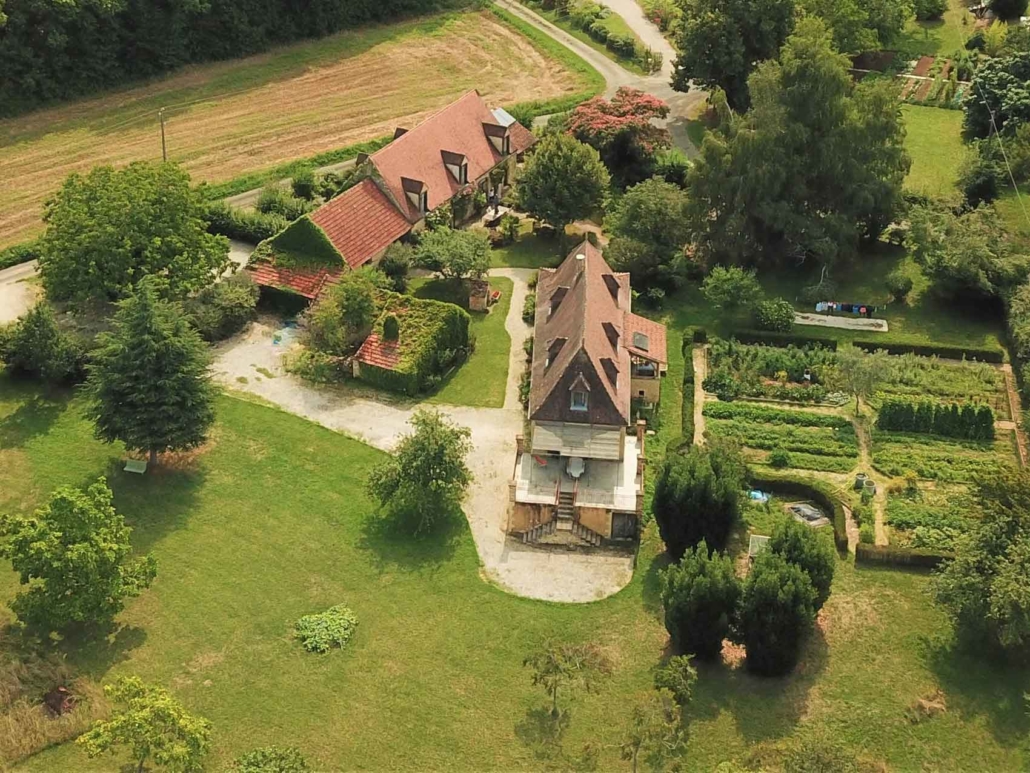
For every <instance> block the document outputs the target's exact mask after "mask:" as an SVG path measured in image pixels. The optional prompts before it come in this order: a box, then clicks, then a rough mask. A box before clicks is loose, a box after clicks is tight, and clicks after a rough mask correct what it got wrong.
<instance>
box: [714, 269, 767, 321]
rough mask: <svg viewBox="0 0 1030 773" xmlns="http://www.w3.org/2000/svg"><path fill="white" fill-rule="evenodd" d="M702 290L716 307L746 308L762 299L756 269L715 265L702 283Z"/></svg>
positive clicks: (728, 308)
mask: <svg viewBox="0 0 1030 773" xmlns="http://www.w3.org/2000/svg"><path fill="white" fill-rule="evenodd" d="M701 292H702V294H704V296H705V300H707V301H708V302H709V303H710V304H712V305H713V306H715V307H716V308H720V309H726V310H727V311H732V310H734V309H746V308H750V307H752V306H754V305H755V304H756V303H758V301H760V300H762V296H763V293H762V286H761V285H760V284H758V276H757V275H756V274H755V271H754V269H745V268H740V267H739V266H713V267H712V270H711V271H709V272H708V276H706V277H705V279H704V281H703V282H702V283H701Z"/></svg>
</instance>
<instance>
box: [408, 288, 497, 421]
mask: <svg viewBox="0 0 1030 773" xmlns="http://www.w3.org/2000/svg"><path fill="white" fill-rule="evenodd" d="M490 287H491V288H493V289H494V290H498V291H500V293H501V299H500V300H499V301H498V302H497V303H496V304H495V305H494V306H493V307H491V309H490V312H489V313H488V314H487V313H483V312H477V311H470V312H469V314H470V315H471V316H472V326H471V328H470V332H471V333H472V335H474V336H475V337H476V349H475V351H474V352H472V356H471V357H469V358H468V360H467V361H466V362H465V364H463V365H462V366H461V367H460V368H458V369H457V370H455V371H453V372H452V373H451V375H450V376H448V377H447V378H446V379H444V382H443V384H442V385H441V386H440V388H439V389H438V390H437V391H436V392H434V393H433V395H432V397H430V398H429V399H428V402H431V403H443V404H447V405H472V406H479V407H483V408H502V407H504V389H505V386H506V384H507V382H508V353H509V352H510V351H511V337H510V336H509V335H508V331H507V330H505V329H504V319H505V317H507V315H508V308H509V307H510V306H511V294H512V289H513V285H512V282H511V280H510V279H505V278H504V277H493V278H492V279H490ZM411 291H412V292H413V293H414V294H415V295H417V296H418V297H419V298H432V299H434V300H438V301H447V302H449V303H456V304H458V305H459V306H461V307H462V308H467V307H468V296H467V295H466V294H465V292H464V289H463V287H461V286H460V285H459V284H458V283H455V282H448V281H446V280H441V279H427V278H424V277H420V278H418V279H414V280H412V282H411Z"/></svg>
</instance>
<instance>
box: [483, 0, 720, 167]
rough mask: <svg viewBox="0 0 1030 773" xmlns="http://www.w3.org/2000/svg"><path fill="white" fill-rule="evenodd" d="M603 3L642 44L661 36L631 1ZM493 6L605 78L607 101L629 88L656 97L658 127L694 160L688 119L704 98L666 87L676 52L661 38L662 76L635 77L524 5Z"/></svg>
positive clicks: (505, 0) (508, 1)
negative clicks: (660, 112) (663, 110)
mask: <svg viewBox="0 0 1030 773" xmlns="http://www.w3.org/2000/svg"><path fill="white" fill-rule="evenodd" d="M604 1H605V3H606V4H607V5H608V6H610V7H611V8H612V10H614V11H615V12H616V13H618V14H619V15H620V16H622V17H623V18H624V19H625V20H626V23H627V24H628V25H629V26H630V27H631V28H632V29H633V31H634V32H636V33H637V35H639V36H640V38H641V39H642V40H644V41H647V40H649V39H653V36H654V35H655V33H657V34H658V35H659V37H660V36H661V33H658V29H657V27H655V26H654V25H653V24H651V22H649V21H647V20H646V19H645V18H644V17H643V13H639V9H638V8H637V6H636V3H635V2H634V0H611V1H610V2H609V0H604ZM496 2H497V5H499V6H500V7H501V8H503V9H504V10H506V11H508V12H509V13H511V14H512V15H514V16H518V17H519V18H520V19H522V20H523V21H525V22H527V23H528V24H532V25H533V26H534V27H536V28H537V29H539V30H541V31H542V32H545V33H547V35H549V36H550V37H552V38H554V39H555V40H556V41H558V42H559V43H561V44H562V45H563V46H565V47H566V48H568V49H569V50H571V51H573V52H574V53H575V54H577V55H578V56H579V57H580V58H582V59H585V60H586V61H587V62H589V63H590V64H591V65H592V66H593V67H594V69H596V70H597V71H598V72H599V73H601V75H603V76H604V80H605V84H606V88H605V92H604V94H605V96H606V97H612V96H613V95H614V94H615V92H616V91H618V90H619V88H621V87H622V86H629V87H631V88H635V89H640V90H641V91H646V92H648V93H649V94H654V95H655V96H656V97H659V98H661V99H663V100H665V101H666V102H667V103H668V104H669V117H668V119H667V120H665V121H660V122H659V124H661V125H664V126H665V128H667V129H668V130H669V133H670V134H671V135H672V144H673V145H674V146H675V147H677V148H679V149H680V150H682V151H683V152H684V153H686V154H687V155H688V156H692V157H693V156H696V155H697V148H696V147H694V144H693V143H692V142H691V141H690V137H689V136H688V134H687V124H688V121H689V118H690V116H691V115H692V114H693V113H694V112H696V110H697V107H696V106H697V104H698V103H699V102H702V101H704V99H705V98H706V96H707V95H706V94H705V92H703V91H699V90H693V89H692V90H691V91H689V92H688V93H686V94H683V93H681V92H678V91H673V90H672V86H670V85H669V75H670V74H671V73H672V59H673V58H674V57H675V51H673V49H672V46H670V45H669V43H668V41H665V39H664V38H661V39H662V41H664V46H665V48H659V47H658V46H657V45H655V46H652V47H653V48H657V49H658V50H661V51H662V53H663V54H664V55H665V62H664V63H663V64H662V72H661V73H659V74H657V75H648V76H643V75H637V74H636V73H632V72H630V71H629V70H626V69H625V68H623V67H621V66H620V65H619V64H617V63H616V62H614V61H612V60H611V59H609V58H608V57H606V56H605V55H604V54H602V53H600V52H599V51H595V50H594V49H593V48H591V47H590V46H588V45H587V44H586V43H583V42H582V41H580V40H576V38H574V37H572V35H570V34H568V33H567V32H565V31H564V30H562V29H560V28H559V27H556V26H555V25H553V24H551V22H549V21H547V20H546V19H544V18H542V17H540V16H538V15H537V14H535V13H533V11H531V10H530V9H529V8H527V7H525V6H524V5H520V4H519V3H516V2H512V0H496ZM634 8H637V10H636V11H633V9H634ZM631 11H632V12H631ZM654 42H655V43H657V40H654Z"/></svg>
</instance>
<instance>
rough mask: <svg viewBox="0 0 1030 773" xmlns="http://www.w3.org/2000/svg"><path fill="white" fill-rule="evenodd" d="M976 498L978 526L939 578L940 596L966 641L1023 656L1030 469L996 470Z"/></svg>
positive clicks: (1027, 645)
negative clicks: (1029, 470)
mask: <svg viewBox="0 0 1030 773" xmlns="http://www.w3.org/2000/svg"><path fill="white" fill-rule="evenodd" d="M976 502H977V505H978V508H977V509H978V516H979V517H978V518H977V520H976V525H975V527H974V528H973V530H972V532H971V534H970V535H969V538H968V539H967V540H964V541H962V542H960V543H959V545H958V548H957V550H956V554H955V558H954V560H952V561H949V562H948V563H946V564H945V565H944V568H943V569H942V570H941V571H940V572H939V573H938V575H937V576H936V577H935V578H934V583H933V594H934V598H935V599H936V601H937V603H938V604H939V605H940V606H941V607H943V608H944V609H945V610H946V611H947V612H948V613H949V614H950V615H951V618H952V620H953V621H954V624H955V629H956V631H957V632H958V633H959V634H960V635H961V636H962V637H963V638H964V639H966V640H968V641H970V642H973V643H976V644H985V643H986V644H989V645H990V646H992V647H993V648H996V649H997V650H1000V651H1002V652H1005V653H1009V654H1013V655H1016V656H1017V657H1020V658H1022V657H1025V656H1026V654H1027V652H1030V472H1028V471H1026V470H1009V469H999V470H995V471H993V472H992V474H991V475H989V476H986V477H984V478H982V479H981V480H980V482H979V483H978V485H977V488H976Z"/></svg>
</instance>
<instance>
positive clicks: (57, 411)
mask: <svg viewBox="0 0 1030 773" xmlns="http://www.w3.org/2000/svg"><path fill="white" fill-rule="evenodd" d="M67 409H68V400H67V397H66V396H65V395H60V394H58V395H53V396H49V395H45V394H36V395H33V397H31V398H30V399H29V400H27V401H26V402H24V403H22V404H21V405H19V406H18V408H17V409H16V410H15V411H14V413H12V414H10V415H9V416H6V417H4V418H3V419H0V450H2V449H5V448H19V447H21V446H23V445H25V444H26V443H27V442H29V441H30V440H32V439H33V438H35V437H39V436H40V435H45V434H47V433H48V432H49V431H50V428H51V427H53V425H54V423H55V422H56V421H57V419H58V418H59V417H60V416H61V414H62V413H64V412H65V411H66V410H67Z"/></svg>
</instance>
